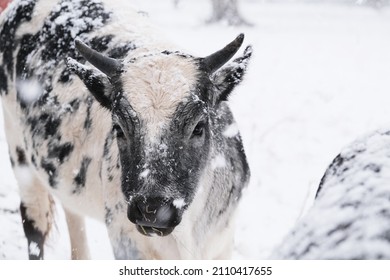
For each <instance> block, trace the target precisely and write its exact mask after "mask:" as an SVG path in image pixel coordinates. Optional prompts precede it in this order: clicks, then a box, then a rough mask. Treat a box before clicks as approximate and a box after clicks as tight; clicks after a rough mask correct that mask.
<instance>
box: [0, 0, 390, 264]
mask: <svg viewBox="0 0 390 280" xmlns="http://www.w3.org/2000/svg"><path fill="white" fill-rule="evenodd" d="M133 2H134V3H135V6H137V7H139V8H140V9H143V10H145V11H147V12H148V13H149V16H150V18H151V20H152V21H154V22H156V23H157V24H158V26H160V27H161V29H163V30H164V32H165V33H166V34H167V35H168V36H169V37H170V38H171V39H172V40H173V41H175V42H176V43H178V44H179V45H181V46H183V47H184V48H185V49H187V50H188V51H189V52H191V53H192V54H195V55H199V56H205V55H208V54H210V53H212V52H214V51H215V50H217V49H219V48H220V47H222V46H224V45H225V44H226V43H228V42H229V41H231V40H232V39H233V38H234V37H235V36H236V35H237V34H238V33H240V32H244V33H245V35H246V41H245V44H252V45H253V47H254V57H253V59H252V61H251V65H250V68H249V71H248V75H247V78H246V80H245V82H244V83H243V85H242V86H240V87H239V88H238V89H237V90H236V92H235V94H234V96H233V98H232V99H231V102H230V104H231V106H232V108H233V111H234V113H235V116H236V118H237V121H238V123H239V127H240V130H241V133H242V136H243V140H244V145H245V149H246V152H247V155H248V158H249V164H250V167H251V170H252V180H251V183H250V186H249V188H248V189H247V190H246V192H245V195H244V197H243V199H242V202H241V205H240V209H239V215H238V220H237V221H238V223H237V235H236V244H235V250H234V258H237V259H263V258H267V256H268V255H269V254H270V253H271V251H272V249H273V248H274V247H275V246H276V245H277V244H278V243H279V242H281V240H282V239H283V237H284V236H285V235H286V234H287V233H288V231H289V229H291V227H292V226H293V225H294V224H295V222H296V221H297V220H298V219H299V217H300V216H301V215H302V214H303V213H304V212H305V210H306V209H307V208H308V207H309V206H310V204H311V203H312V201H313V197H314V193H315V191H316V188H317V186H318V183H319V181H320V179H321V177H322V175H323V173H324V171H325V169H326V168H327V166H328V164H329V163H330V162H331V160H332V159H333V158H334V157H335V156H336V155H337V154H338V152H339V151H340V150H341V149H342V148H343V147H344V146H345V145H347V144H348V143H350V142H351V141H353V140H354V139H356V138H357V137H359V135H362V134H365V133H366V132H369V131H371V130H375V129H378V128H381V127H383V126H386V125H387V124H389V123H390V110H389V108H390V51H389V50H390V36H389V34H390V10H388V9H381V10H377V9H372V8H368V7H357V6H344V5H336V4H334V2H335V1H332V2H333V4H332V5H324V4H318V3H316V4H299V3H291V2H290V3H287V4H283V3H280V1H279V2H278V3H277V4H269V3H265V2H264V1H259V0H257V1H256V0H241V11H242V14H243V15H244V16H245V18H246V19H247V20H248V21H250V22H252V23H253V24H254V26H253V27H228V26H225V25H223V24H215V25H211V26H210V25H205V24H204V22H205V20H206V19H207V17H208V16H209V14H210V6H209V1H208V0H201V1H192V0H181V1H180V4H179V6H178V8H176V9H175V8H174V6H173V1H172V0H159V1H155V0H133ZM0 110H1V109H0ZM0 128H1V129H0V259H25V258H27V253H26V251H27V249H26V241H25V239H24V235H23V231H22V226H21V221H20V217H19V213H18V206H19V198H18V195H17V187H16V183H15V180H14V178H13V174H12V171H11V168H10V164H9V160H8V150H7V145H6V141H5V137H4V132H3V131H2V130H3V123H2V120H1V122H0ZM61 211H62V210H61V209H58V211H57V213H58V219H57V226H56V228H55V229H54V231H53V233H52V235H51V236H50V240H49V242H48V254H47V257H48V258H51V259H65V258H68V257H69V255H70V249H69V245H68V237H67V231H66V226H65V222H64V217H63V213H62V212H61ZM87 230H88V235H89V237H90V241H89V242H90V247H91V251H92V257H93V258H95V259H110V258H112V253H111V251H110V246H109V242H108V239H107V235H106V232H105V229H104V227H103V226H102V225H100V224H98V223H97V222H95V221H88V228H87Z"/></svg>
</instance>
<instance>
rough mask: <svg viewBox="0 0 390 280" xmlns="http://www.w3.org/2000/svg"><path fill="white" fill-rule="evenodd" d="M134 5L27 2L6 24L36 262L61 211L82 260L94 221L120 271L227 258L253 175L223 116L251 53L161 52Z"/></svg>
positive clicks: (3, 35) (25, 208)
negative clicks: (126, 265)
mask: <svg viewBox="0 0 390 280" xmlns="http://www.w3.org/2000/svg"><path fill="white" fill-rule="evenodd" d="M126 2H127V1H119V0H118V1H100V0H60V1H51V0H50V1H49V0H19V1H14V2H13V3H12V4H11V5H10V6H9V7H8V9H7V10H6V11H5V12H4V13H3V14H2V15H1V18H0V95H1V97H2V104H3V107H4V118H5V127H6V136H7V140H8V144H9V153H10V159H11V164H12V166H13V169H14V172H15V175H16V179H17V181H18V185H19V188H20V195H21V206H20V210H21V215H22V219H23V227H24V231H25V234H26V237H27V240H28V244H29V257H30V258H31V259H41V258H43V256H44V254H43V253H44V252H43V248H44V247H43V245H44V242H45V239H46V237H47V235H48V234H49V232H50V228H51V226H52V224H53V219H54V217H53V211H52V206H53V199H52V196H55V197H57V198H58V199H59V201H60V202H61V203H62V205H63V207H64V209H65V213H66V218H67V222H68V228H69V233H70V239H71V243H72V257H73V258H88V257H89V256H88V248H86V242H85V241H86V240H85V239H86V237H85V231H84V221H83V216H85V215H87V216H90V217H93V218H96V219H98V220H101V221H103V222H105V224H106V226H107V230H108V233H109V237H110V240H111V244H112V247H113V251H114V255H115V257H116V258H157V259H169V258H171V259H172V258H174V259H179V258H183V259H185V258H187V259H197V258H198V259H200V258H205V259H213V258H228V257H229V256H230V253H231V249H232V241H233V231H234V229H233V226H234V212H235V208H236V206H237V202H238V201H239V199H240V197H241V192H242V189H243V188H244V187H245V186H246V185H247V183H248V180H249V168H248V164H247V161H246V157H245V153H244V150H243V146H242V142H241V138H240V135H239V133H238V130H237V126H236V124H235V121H234V119H233V116H232V114H231V112H230V109H229V107H228V105H227V103H226V101H227V99H228V97H229V95H230V93H231V91H232V90H233V89H234V87H235V86H236V85H237V84H239V83H240V82H241V80H242V78H243V76H244V73H245V70H246V67H247V64H248V61H249V59H250V57H251V54H252V52H251V48H250V47H247V48H246V49H245V51H244V54H243V55H242V56H240V57H238V58H236V59H235V60H233V61H232V62H230V63H228V64H227V65H226V66H224V64H226V62H227V61H228V60H229V59H230V58H231V57H232V56H233V55H234V54H235V53H236V52H237V51H238V49H239V48H240V46H241V44H242V41H243V39H244V36H243V35H239V36H238V37H237V38H236V39H235V40H233V41H232V42H231V43H230V44H228V45H227V46H226V47H224V48H222V49H221V50H220V51H217V52H215V53H213V54H211V55H209V56H206V57H203V58H199V57H194V56H192V55H189V54H186V53H184V52H182V51H180V50H178V49H177V48H176V47H174V46H172V45H171V44H170V43H167V42H164V41H163V39H162V37H161V35H160V34H158V33H156V32H155V31H154V29H153V28H152V27H151V26H150V24H149V23H148V22H147V19H145V18H144V17H143V16H141V15H140V14H138V13H137V12H135V11H134V10H133V9H131V8H130V7H127V6H126V5H128V4H126Z"/></svg>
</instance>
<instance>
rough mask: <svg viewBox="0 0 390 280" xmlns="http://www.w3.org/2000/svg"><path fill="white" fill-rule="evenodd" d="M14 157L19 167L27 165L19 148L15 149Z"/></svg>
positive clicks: (23, 153)
mask: <svg viewBox="0 0 390 280" xmlns="http://www.w3.org/2000/svg"><path fill="white" fill-rule="evenodd" d="M16 156H17V160H18V164H19V165H27V160H26V153H25V152H24V150H23V149H22V148H20V147H16Z"/></svg>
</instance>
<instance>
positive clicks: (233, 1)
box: [207, 0, 251, 26]
mask: <svg viewBox="0 0 390 280" xmlns="http://www.w3.org/2000/svg"><path fill="white" fill-rule="evenodd" d="M237 2H238V1H237V0H211V4H212V15H211V18H210V19H209V20H208V21H207V22H208V23H214V22H226V23H227V24H228V25H236V26H237V25H251V24H250V23H249V22H248V21H246V20H245V19H244V18H243V17H242V16H241V14H240V13H239V11H238V3H237Z"/></svg>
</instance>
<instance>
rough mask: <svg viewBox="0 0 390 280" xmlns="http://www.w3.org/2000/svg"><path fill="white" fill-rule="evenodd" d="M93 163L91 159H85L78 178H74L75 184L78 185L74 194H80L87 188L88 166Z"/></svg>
mask: <svg viewBox="0 0 390 280" xmlns="http://www.w3.org/2000/svg"><path fill="white" fill-rule="evenodd" d="M91 161H92V159H91V158H89V157H83V160H82V161H81V166H80V169H79V172H78V173H77V175H76V177H74V179H73V182H74V183H75V185H76V189H75V190H74V191H73V193H80V192H81V190H82V189H83V188H84V187H85V182H86V180H87V171H88V166H89V164H90V163H91Z"/></svg>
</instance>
